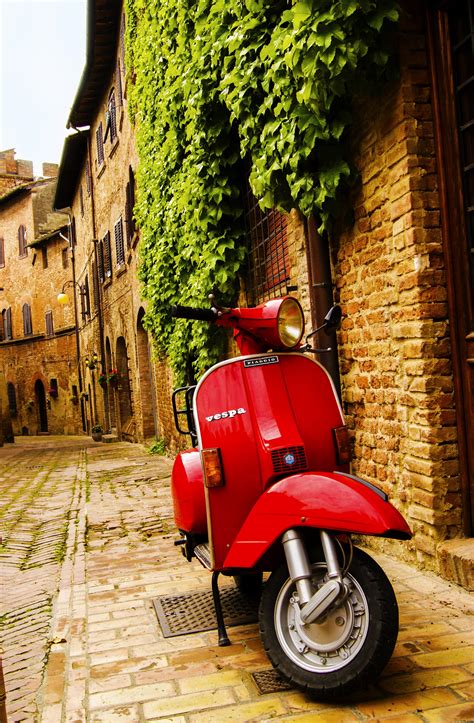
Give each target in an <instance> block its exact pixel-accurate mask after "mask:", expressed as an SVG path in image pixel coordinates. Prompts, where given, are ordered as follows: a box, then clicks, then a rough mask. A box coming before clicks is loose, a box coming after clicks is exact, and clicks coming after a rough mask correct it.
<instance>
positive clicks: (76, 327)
mask: <svg viewBox="0 0 474 723" xmlns="http://www.w3.org/2000/svg"><path fill="white" fill-rule="evenodd" d="M67 215H68V219H69V224H68V229H70V228H71V214H70V213H69V211H68V214H67ZM59 235H60V236H61V238H62V239H64V241H67V244H68V246H69V249H70V251H71V266H72V289H73V299H74V333H75V337H76V362H77V381H78V382H79V399H80V400H81V419H82V431H83V432H85V431H86V417H85V410H84V399H83V398H82V394H81V392H82V391H83V388H84V387H83V383H82V369H81V346H80V340H79V317H78V313H77V298H76V284H77V282H76V257H75V255H74V244H73V243H72V239H71V238H67V237H66V236H64V235H63V234H62V233H61V231H60V232H59Z"/></svg>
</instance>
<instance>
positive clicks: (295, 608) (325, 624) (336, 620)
mask: <svg viewBox="0 0 474 723" xmlns="http://www.w3.org/2000/svg"><path fill="white" fill-rule="evenodd" d="M313 570H314V572H315V575H314V578H313V584H314V587H315V589H317V587H318V586H319V585H321V583H322V581H323V577H324V574H325V572H326V569H325V566H324V565H322V564H321V563H319V564H317V565H315V566H314V567H313ZM344 584H345V586H346V589H347V591H348V592H347V595H346V597H345V599H344V600H343V601H342V602H339V603H335V606H334V607H333V608H332V609H330V610H329V611H328V613H327V614H326V615H325V617H324V619H323V620H321V621H320V622H314V623H309V624H307V625H305V624H304V623H303V622H302V620H301V615H300V606H299V600H298V594H297V592H296V590H295V588H294V585H293V583H292V582H291V580H288V581H287V583H286V584H285V585H284V586H283V587H282V589H281V591H280V595H279V597H278V600H277V604H276V607H275V630H276V633H277V635H278V638H279V641H280V644H281V646H282V647H283V649H284V650H285V652H286V654H287V655H288V656H289V657H290V658H292V659H293V660H294V661H295V662H296V663H297V664H298V665H299V666H301V667H303V668H305V669H307V670H310V671H314V672H330V671H333V670H336V669H338V668H341V667H344V666H345V665H346V664H347V663H348V662H349V661H350V660H351V659H352V658H353V657H355V655H357V653H358V652H359V650H360V648H361V647H362V645H363V643H364V640H365V637H366V634H367V628H368V605H367V601H366V598H365V595H364V593H363V591H362V589H361V588H360V586H359V584H358V583H357V581H356V580H355V579H354V578H353V577H352V576H351V575H350V574H348V575H347V576H346V577H345V578H344Z"/></svg>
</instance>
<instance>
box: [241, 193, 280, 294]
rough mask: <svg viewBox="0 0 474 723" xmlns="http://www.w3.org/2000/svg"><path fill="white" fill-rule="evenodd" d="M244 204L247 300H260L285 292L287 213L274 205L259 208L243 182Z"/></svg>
mask: <svg viewBox="0 0 474 723" xmlns="http://www.w3.org/2000/svg"><path fill="white" fill-rule="evenodd" d="M244 207H245V227H246V233H247V238H248V239H249V241H250V255H249V279H248V284H249V292H250V297H251V303H260V302H262V301H265V300H266V299H270V298H275V297H277V296H280V295H285V294H286V293H287V281H288V279H289V260H288V244H287V229H286V226H287V217H286V215H285V214H283V213H281V212H280V211H277V210H276V209H274V208H272V209H269V210H267V211H262V210H261V209H260V206H259V205H258V201H257V199H256V198H255V197H254V195H253V194H252V192H251V190H250V186H247V192H246V196H245V199H244Z"/></svg>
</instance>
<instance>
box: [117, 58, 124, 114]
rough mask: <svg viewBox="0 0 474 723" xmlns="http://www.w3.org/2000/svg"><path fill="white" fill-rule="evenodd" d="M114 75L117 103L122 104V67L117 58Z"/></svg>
mask: <svg viewBox="0 0 474 723" xmlns="http://www.w3.org/2000/svg"><path fill="white" fill-rule="evenodd" d="M115 77H116V81H117V100H118V104H119V105H123V90H122V68H121V67H120V60H117V69H116V71H115Z"/></svg>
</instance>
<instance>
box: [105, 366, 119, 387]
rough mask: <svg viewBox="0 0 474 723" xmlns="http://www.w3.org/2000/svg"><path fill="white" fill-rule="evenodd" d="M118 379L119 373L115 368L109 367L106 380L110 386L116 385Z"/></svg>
mask: <svg viewBox="0 0 474 723" xmlns="http://www.w3.org/2000/svg"><path fill="white" fill-rule="evenodd" d="M118 379H119V373H118V371H117V369H109V373H108V374H107V382H108V383H109V384H110V385H111V386H112V387H116V386H117V384H118Z"/></svg>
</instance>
